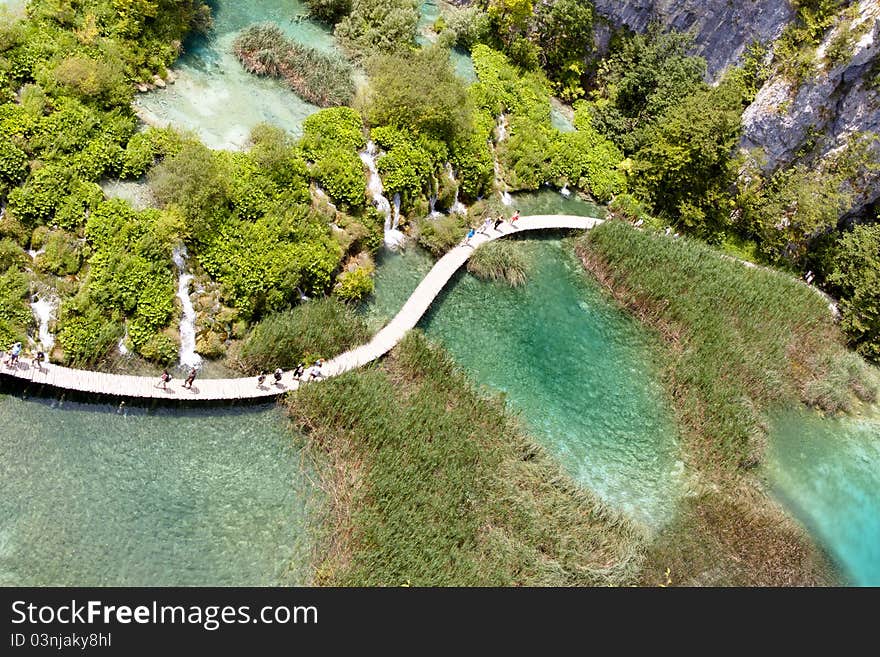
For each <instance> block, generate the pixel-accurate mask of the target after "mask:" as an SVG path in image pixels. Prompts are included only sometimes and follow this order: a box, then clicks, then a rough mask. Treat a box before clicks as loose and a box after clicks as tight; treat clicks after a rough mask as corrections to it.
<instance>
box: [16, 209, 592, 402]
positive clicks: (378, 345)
mask: <svg viewBox="0 0 880 657" xmlns="http://www.w3.org/2000/svg"><path fill="white" fill-rule="evenodd" d="M600 223H602V220H601V219H593V218H590V217H576V216H571V215H533V216H528V217H521V218H520V219H519V221H517V222H516V225H515V226H511V225H510V224H509V223H507V222H505V223H503V224H501V226H499V230H497V231H496V230H489V231H488V233H487V234H482V233H478V234H477V235H475V236H474V237H473V238H471V240H470V244H469V245H467V246H464V245H459V246H457V247H455V248H454V249H452V250H451V251H450V252H449V253H447V254H446V255H444V256H443V257H442V258H440V260H438V261H437V263H436V264H435V265H434V267H433V268H432V269H431V271H429V272H428V275H427V276H425V278H424V279H422V282H421V283H419V286H418V287H417V288H416V289H415V291H414V292H413V293H412V295H411V296H410V298H409V299H408V300H407V301H406V303H405V304H404V305H403V308H401V309H400V312H398V313H397V315H396V316H395V317H394V319H392V320H391V321H390V322H389V323H388V324H387V325H386V326H385V328H383V329H382V330H381V331H379V332H378V333H376V335H375V336H373V339H372V340H370V342H368V343H367V344H365V345H362V346H360V347H356V348H354V349H352V350H351V351H347V352H345V353H344V354H340V355H339V356H337V357H336V358H333V359H332V360H329V361H327V362H326V363H325V364H324V367H323V374H324V375H325V376H326V377H331V376H338V375H340V374H342V373H344V372H348V371H349V370H353V369H357V368H358V367H362V366H363V365H366V364H367V363H370V362H372V361H374V360H376V359H377V358H380V357H381V356H383V355H384V354H386V353H388V352H389V351H391V349H393V348H394V346H395V345H396V344H397V343H398V342H400V340H401V339H403V336H404V335H406V333H407V331H409V330H410V329H412V328H414V327H415V326H416V324H418V322H419V320H420V319H421V318H422V315H424V314H425V312H426V311H427V310H428V308H429V307H430V305H431V303H432V302H433V301H434V299H435V298H437V295H438V294H440V292H441V291H442V290H443V288H444V287H445V285H446V283H447V282H449V279H450V278H452V276H453V275H454V274H455V272H456V271H458V269H459V268H460V267H461V266H462V265H463V264H464V263H465V262H467V259H468V258H470V257H471V254H472V253H473V252H474V249H475V248H476V247H478V246H480V245H481V244H484V243H486V242H491V241H492V240H496V239H499V238H501V237H505V236H506V235H511V234H519V233H522V232H525V231H531V230H558V229H575V230H588V229H590V228H593V227H595V226H596V225H598V224H600ZM306 371H308V370H306ZM0 373H2V374H5V375H7V376H12V377H16V378H18V379H24V380H26V381H29V382H33V383H37V384H43V385H47V386H52V387H55V388H62V389H64V390H75V391H78V392H85V393H91V394H96V395H112V396H117V397H128V398H135V397H137V398H143V399H167V400H181V401H217V400H230V401H232V400H237V399H259V398H261V397H275V396H277V395H280V394H283V393H284V392H286V391H288V390H295V389H296V388H297V387H298V386H299V382H298V381H295V380H293V379H292V376H291V374H290V373H289V372H286V373H285V376H284V378H283V379H282V381H281V385H280V386H278V385H275V384H274V382H273V381H272V377H271V375H270V376H269V377H267V380H266V382H265V383H264V384H263V385H262V386H258V385H257V379H256V377H253V376H252V377H240V378H234V379H198V378H197V379H196V380H195V383H193V387H192V389H191V390H188V389H186V388H183V387H182V384H183V379H181V378H175V379H173V380H172V381H171V382H170V383H169V384H168V386H167V388H162V387H161V385H160V386H159V387H156V386H157V383H156V382H157V380H158V377H144V376H126V375H122V374H105V373H103V372H90V371H88V370H78V369H72V368H69V367H62V366H60V365H52V364H44V365H43V367H42V368H41V369H38V368H34V367H32V366H31V364H30V361H29V360H27V359H25V360H23V361H22V362H21V363H19V365H18V367H17V368H10V367H8V366H6V365H2V364H0Z"/></svg>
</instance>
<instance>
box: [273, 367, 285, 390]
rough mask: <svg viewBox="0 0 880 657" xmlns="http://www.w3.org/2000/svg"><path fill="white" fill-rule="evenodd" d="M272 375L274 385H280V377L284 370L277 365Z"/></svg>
mask: <svg viewBox="0 0 880 657" xmlns="http://www.w3.org/2000/svg"><path fill="white" fill-rule="evenodd" d="M272 376H273V377H275V385H276V386H280V385H281V377H282V376H284V370H282V369H281V368H280V367H279V368H278V369H276V370H275V373H274V374H273V375H272Z"/></svg>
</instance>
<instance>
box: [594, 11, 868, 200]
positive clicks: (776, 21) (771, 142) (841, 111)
mask: <svg viewBox="0 0 880 657" xmlns="http://www.w3.org/2000/svg"><path fill="white" fill-rule="evenodd" d="M594 3H595V6H596V10H597V12H598V13H599V14H600V15H602V16H604V17H605V18H606V20H607V21H608V22H609V23H611V24H612V25H614V26H617V27H619V26H626V27H629V28H630V29H632V30H634V31H637V32H644V31H645V30H646V29H647V28H648V26H649V25H650V24H651V23H652V22H659V23H660V24H661V25H662V26H664V27H665V28H667V29H675V30H678V31H692V32H693V34H694V36H695V49H694V50H695V54H699V55H702V56H703V57H705V58H706V61H707V65H708V67H707V68H708V70H707V73H708V76H709V78H710V79H712V80H717V79H718V77H719V76H720V74H721V73H722V71H723V70H724V69H725V68H726V67H727V66H729V65H733V64H736V63H737V62H738V61H739V60H740V58H741V57H742V55H743V53H744V52H745V50H746V48H748V46H749V44H750V43H752V42H753V41H755V40H757V41H760V42H762V43H764V44H768V45H769V44H771V43H772V42H773V41H774V40H775V39H776V38H777V37H778V36H779V35H780V34H781V33H782V30H783V29H784V28H785V26H786V25H787V24H788V23H789V22H790V21H792V20H793V19H794V17H795V12H794V10H793V9H792V8H791V5H790V4H789V2H788V0H594ZM848 4H850V5H856V6H857V9H858V17H857V18H856V19H855V20H854V21H852V23H846V22H844V23H843V24H842V25H840V26H838V27H837V28H834V29H832V30H831V31H830V32H829V34H828V35H827V36H826V39H825V42H824V43H822V44H821V45H820V46H819V48H817V49H816V61H815V66H814V71H813V74H812V75H809V76H808V77H807V79H805V80H803V81H801V82H800V83H795V82H792V81H790V80H787V79H785V78H784V77H783V76H781V75H774V76H773V77H771V78H770V79H769V80H768V81H767V83H766V84H765V85H764V86H763V88H762V89H761V90H760V91H759V92H758V95H757V97H756V98H755V101H754V102H753V103H752V104H751V106H749V108H748V109H747V110H746V111H745V113H744V114H743V137H742V141H741V143H740V145H741V146H742V147H743V148H744V149H761V151H762V152H763V163H764V169H765V170H766V171H768V172H769V171H773V170H775V169H777V168H779V167H782V166H787V165H789V164H791V163H792V162H794V161H795V160H797V159H798V158H801V157H804V156H805V155H806V156H807V158H808V161H810V162H811V163H813V164H816V165H821V163H822V161H823V160H825V159H827V158H828V157H829V156H830V155H833V154H834V153H836V152H838V151H839V150H840V149H841V148H843V147H844V146H845V145H846V144H847V142H848V141H850V139H851V137H852V136H853V135H856V134H859V133H865V132H871V133H875V134H877V135H880V63H878V62H880V49H878V45H880V2H878V0H858V1H853V2H850V3H848ZM841 29H846V30H850V31H851V32H852V33H853V35H854V36H856V37H857V38H856V40H855V43H854V45H853V47H852V48H851V51H850V52H847V53H846V57H845V60H844V61H839V62H837V63H831V62H829V61H828V57H826V52H827V49H828V46H829V45H830V44H831V43H832V42H833V40H834V38H835V36H837V33H838V32H839V31H840V30H841ZM875 80H878V81H876V82H875ZM871 148H872V152H873V153H874V157H875V159H876V160H878V161H880V143H874V145H873V146H872V147H871ZM852 188H853V191H854V193H855V198H854V201H853V208H852V213H859V212H860V211H861V210H862V209H863V208H865V207H866V206H868V205H871V204H873V203H877V202H878V201H880V172H878V171H872V170H865V171H864V172H863V175H862V176H861V179H860V180H857V181H854V184H853V185H852Z"/></svg>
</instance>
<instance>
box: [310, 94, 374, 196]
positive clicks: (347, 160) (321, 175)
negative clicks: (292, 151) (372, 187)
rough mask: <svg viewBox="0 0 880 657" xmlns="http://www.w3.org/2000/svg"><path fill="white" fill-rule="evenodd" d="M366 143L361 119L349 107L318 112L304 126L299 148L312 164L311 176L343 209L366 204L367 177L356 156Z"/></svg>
mask: <svg viewBox="0 0 880 657" xmlns="http://www.w3.org/2000/svg"><path fill="white" fill-rule="evenodd" d="M366 143H367V142H366V138H365V137H364V128H363V122H362V120H361V117H360V115H359V114H358V113H357V112H356V111H355V110H353V109H351V108H350V107H331V108H328V109H325V110H321V111H320V112H317V113H315V114H312V115H311V116H310V117H309V118H307V119H306V120H305V122H304V123H303V137H302V141H301V142H300V146H301V148H302V151H303V154H304V155H305V157H306V158H307V159H308V160H310V161H311V162H312V163H313V164H312V166H311V169H310V174H311V176H312V177H313V178H314V179H315V180H316V181H317V182H318V184H320V185H321V187H322V188H323V189H324V190H325V191H326V192H327V194H328V195H329V196H330V198H332V199H333V200H334V201H335V202H336V203H338V204H340V205H342V206H343V207H344V208H346V209H350V210H355V211H356V210H359V209H362V208H363V207H364V205H365V202H366V194H367V178H366V174H365V173H364V166H363V163H362V162H361V160H360V158H359V157H358V151H360V150H361V149H363V148H364V146H366Z"/></svg>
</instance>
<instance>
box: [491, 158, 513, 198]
mask: <svg viewBox="0 0 880 657" xmlns="http://www.w3.org/2000/svg"><path fill="white" fill-rule="evenodd" d="M495 187H496V189H498V193H499V194H501V202H502V203H504V205H513V197H512V196H511V195H510V193H509V192H508V191H507V185H506V184H505V183H504V178H503V177H502V176H501V164H500V163H499V162H498V158H497V157H496V158H495Z"/></svg>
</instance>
